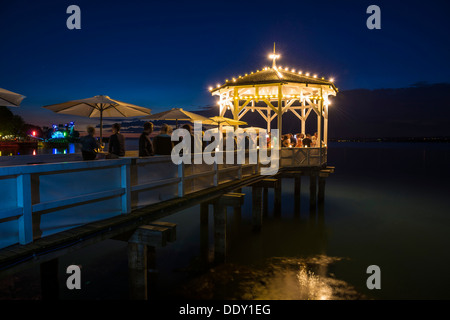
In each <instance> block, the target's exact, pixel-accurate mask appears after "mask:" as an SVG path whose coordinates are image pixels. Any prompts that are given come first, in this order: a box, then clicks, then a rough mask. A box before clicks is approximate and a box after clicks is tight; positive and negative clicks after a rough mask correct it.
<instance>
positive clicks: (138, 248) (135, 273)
mask: <svg viewBox="0 0 450 320" xmlns="http://www.w3.org/2000/svg"><path fill="white" fill-rule="evenodd" d="M154 223H158V222H154ZM161 224H167V226H168V227H162V226H161ZM175 230H176V229H175V227H174V224H171V223H164V222H159V225H145V226H141V227H139V228H137V229H136V231H135V232H134V233H133V235H132V236H131V237H130V239H129V240H128V272H129V282H130V298H131V299H133V300H147V299H148V279H147V271H148V265H149V257H148V253H149V249H148V247H153V249H150V253H152V252H154V250H155V249H154V248H156V247H163V246H165V245H166V243H167V241H169V240H173V239H175V238H176V234H175ZM150 258H151V259H150V264H151V265H155V264H156V256H155V255H154V256H151V257H150ZM152 259H153V261H152Z"/></svg>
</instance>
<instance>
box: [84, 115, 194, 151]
mask: <svg viewBox="0 0 450 320" xmlns="http://www.w3.org/2000/svg"><path fill="white" fill-rule="evenodd" d="M183 128H184V129H188V130H189V132H191V128H190V125H185V126H183ZM152 132H153V123H151V122H146V123H145V124H144V128H143V132H142V133H141V135H140V137H139V157H148V156H153V155H170V153H171V152H172V148H173V147H174V143H173V142H172V141H171V133H172V127H171V126H169V125H167V124H163V125H162V127H161V130H160V132H159V134H158V135H156V136H155V137H154V138H153V139H151V138H150V135H151V133H152ZM87 133H88V134H87V135H86V136H84V137H82V138H81V139H80V142H81V154H82V156H83V160H94V159H95V158H96V157H97V153H98V150H99V149H101V148H100V145H99V143H98V142H97V140H96V139H95V137H94V135H95V128H94V127H88V128H87ZM112 133H113V134H112V135H111V136H110V137H109V142H108V156H107V157H108V158H118V157H123V156H125V137H124V135H123V134H121V133H120V124H118V123H114V124H113V125H112Z"/></svg>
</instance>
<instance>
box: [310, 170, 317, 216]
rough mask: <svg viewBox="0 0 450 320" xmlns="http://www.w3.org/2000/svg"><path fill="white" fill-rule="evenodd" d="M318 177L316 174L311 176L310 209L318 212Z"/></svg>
mask: <svg viewBox="0 0 450 320" xmlns="http://www.w3.org/2000/svg"><path fill="white" fill-rule="evenodd" d="M316 192H317V177H316V173H315V172H310V174H309V209H310V211H311V212H312V211H314V212H315V210H316Z"/></svg>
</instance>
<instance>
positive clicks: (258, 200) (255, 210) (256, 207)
mask: <svg viewBox="0 0 450 320" xmlns="http://www.w3.org/2000/svg"><path fill="white" fill-rule="evenodd" d="M252 226H253V230H256V231H258V230H261V227H262V188H261V186H258V185H254V186H252Z"/></svg>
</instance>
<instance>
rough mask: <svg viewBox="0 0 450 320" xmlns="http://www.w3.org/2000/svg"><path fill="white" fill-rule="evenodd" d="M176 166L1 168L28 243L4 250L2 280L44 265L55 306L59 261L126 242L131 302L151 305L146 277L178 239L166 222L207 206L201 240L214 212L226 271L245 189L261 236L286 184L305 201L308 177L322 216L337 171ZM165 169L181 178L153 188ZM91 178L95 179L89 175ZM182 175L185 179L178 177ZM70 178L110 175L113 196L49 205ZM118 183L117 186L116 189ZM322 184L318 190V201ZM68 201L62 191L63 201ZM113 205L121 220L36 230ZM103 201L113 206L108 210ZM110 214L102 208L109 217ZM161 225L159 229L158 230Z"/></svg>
mask: <svg viewBox="0 0 450 320" xmlns="http://www.w3.org/2000/svg"><path fill="white" fill-rule="evenodd" d="M169 161H170V157H161V158H160V157H155V158H149V159H135V158H123V159H118V160H104V161H95V162H69V163H58V164H47V165H36V166H23V167H21V168H18V167H3V168H0V171H2V172H1V174H2V178H3V180H0V181H2V183H9V184H10V185H11V186H12V185H14V184H15V185H16V187H15V189H14V190H16V191H17V202H16V204H17V208H15V209H14V208H11V209H8V210H4V211H2V216H1V219H0V221H5V220H6V222H8V221H9V220H14V219H16V220H17V223H18V225H19V230H17V233H18V234H17V240H18V242H23V243H15V244H10V245H7V246H6V247H4V248H3V249H1V250H0V277H3V276H7V275H11V274H13V273H15V272H17V271H19V270H22V269H25V268H28V267H29V266H31V265H33V264H40V265H41V271H42V277H43V278H42V279H43V280H42V281H43V283H44V282H45V285H44V286H43V290H44V291H43V294H44V292H45V295H44V296H45V297H46V298H48V299H52V297H53V298H54V297H55V295H56V296H57V294H56V293H55V290H56V289H55V274H54V272H55V269H57V265H58V263H57V259H58V257H59V256H61V255H64V254H67V253H69V252H72V251H74V250H78V249H80V248H83V247H85V246H89V245H91V244H94V243H97V242H100V241H102V240H105V239H119V240H123V241H127V242H128V243H129V263H130V265H129V267H130V270H134V271H130V272H131V273H132V278H133V279H135V281H133V283H135V285H134V286H133V289H132V290H131V291H130V294H131V296H132V297H133V298H136V299H146V298H147V293H148V288H147V287H144V286H143V284H144V283H147V280H146V279H144V278H143V272H142V270H143V269H145V270H147V269H148V268H151V266H152V265H154V259H155V256H154V253H152V252H154V248H155V247H156V246H157V245H158V244H160V245H164V244H165V243H167V242H170V241H175V239H176V232H175V229H176V228H174V226H170V225H168V224H166V225H165V226H164V225H161V223H162V222H161V221H163V219H164V217H166V216H169V215H171V214H173V213H175V212H177V211H179V210H183V209H184V208H188V207H191V206H193V205H197V204H201V212H200V219H201V221H200V231H201V235H200V236H201V237H202V239H207V237H208V230H207V226H208V210H209V207H210V205H211V206H212V207H213V208H214V261H215V262H216V263H221V262H223V261H226V255H227V236H226V235H227V230H226V224H227V221H226V208H227V207H230V206H231V207H233V208H234V210H235V213H236V214H237V215H239V214H240V210H241V209H240V208H241V206H242V202H243V197H244V194H243V193H241V192H237V191H239V190H240V188H242V187H245V186H251V188H252V192H251V196H252V225H253V228H254V230H255V231H257V232H258V231H261V230H262V228H263V218H264V217H265V216H267V213H268V211H269V210H268V208H267V204H268V194H269V192H268V190H269V189H271V188H272V189H273V190H274V192H273V195H274V201H273V203H274V214H275V215H280V214H281V212H282V209H283V204H282V201H281V194H282V193H281V186H282V183H281V182H282V179H288V178H294V179H295V197H294V199H295V201H299V199H300V192H301V189H300V186H301V183H300V181H301V179H302V178H303V177H307V176H309V179H310V185H311V188H310V203H311V207H312V208H315V207H316V203H317V204H318V206H319V208H320V207H321V206H323V202H324V192H325V179H326V177H327V176H328V175H329V174H330V173H332V172H333V171H334V168H331V167H325V166H324V167H322V168H316V167H310V168H305V167H303V168H294V167H290V168H281V169H280V171H279V172H278V173H277V174H276V175H275V176H263V175H260V174H259V172H258V168H259V165H252V164H245V165H234V166H232V165H221V166H217V165H215V166H211V167H209V168H208V167H205V166H203V167H202V166H199V167H195V165H183V164H181V165H182V166H183V169H182V170H180V169H179V166H181V165H178V167H177V165H174V164H173V163H171V162H170V165H169V164H168V162H169ZM162 164H163V166H165V167H166V168H167V167H172V171H170V170H166V171H164V174H172V175H173V174H174V172H175V173H176V174H175V177H173V176H169V177H167V176H166V177H165V179H161V173H160V172H159V175H155V174H153V177H154V180H153V181H152V180H149V175H150V176H151V173H150V172H151V171H152V170H151V167H153V168H156V169H159V171H161V169H160V168H161V165H162ZM158 165H159V167H158ZM211 169H212V170H211ZM153 171H154V170H153ZM86 172H88V173H89V175H85V174H86ZM143 172H146V173H147V175H145V174H143ZM180 172H181V173H183V175H182V176H177V174H178V173H180ZM71 174H74V175H80V176H83V175H85V177H87V176H89V177H90V178H89V179H91V180H95V179H100V178H101V177H102V176H104V175H105V174H106V175H107V178H106V180H107V183H108V184H107V186H108V188H109V189H108V190H107V191H102V192H97V193H93V194H92V193H90V194H83V195H78V196H75V197H70V198H64V199H62V200H61V198H60V199H58V200H57V199H53V200H50V198H49V197H50V195H53V196H55V194H57V193H58V192H59V191H60V190H58V192H56V191H55V192H53V194H52V192H50V191H49V190H46V189H45V188H43V187H44V186H48V185H49V181H52V182H53V181H57V182H60V183H62V184H64V187H66V186H67V185H68V184H70V182H71V181H70V180H69V179H67V178H64V177H66V176H67V175H71ZM111 177H112V178H114V179H116V181H118V182H117V183H111V181H112V180H111ZM233 177H234V178H233ZM50 178H54V179H55V180H51V179H50ZM316 180H318V185H319V187H318V193H317V188H316V187H317V183H316V182H315V181H316ZM82 181H83V180H82ZM113 181H114V180H113ZM83 182H84V183H86V182H85V181H83ZM78 186H80V184H78ZM165 187H166V188H167V187H169V190H170V192H167V191H166V193H164V188H165ZM61 188H62V186H61ZM61 188H59V189H61ZM86 190H87V191H88V192H91V191H92V186H88V185H87V186H86V188H85V189H84V191H85V192H86ZM180 190H181V191H180ZM142 191H145V192H149V191H150V192H152V193H153V195H152V198H153V199H154V200H153V201H154V202H153V203H151V204H148V201H149V199H148V197H141V195H140V194H139V193H140V192H142ZM66 194H67V193H66V192H65V191H64V190H63V192H62V195H63V196H65V195H66ZM147 194H148V193H147ZM155 195H156V197H155ZM59 196H61V195H59ZM155 198H156V199H155ZM27 199H28V200H27ZM111 199H115V202H113V206H114V210H115V212H116V214H115V215H111V216H108V217H106V218H103V217H101V216H95V217H92V218H93V219H92V221H86V222H85V223H81V224H79V225H75V226H73V225H72V226H71V227H67V228H63V229H62V230H61V231H59V232H55V233H53V234H45V233H44V232H42V230H41V229H40V228H39V226H36V223H40V224H42V218H43V215H51V214H55V212H56V213H58V214H61V213H62V214H64V210H70V209H72V208H76V209H77V210H80V208H82V207H83V205H85V204H86V205H88V206H89V205H94V206H93V208H98V206H99V204H100V206H102V205H105V203H106V205H111V203H110V202H109V201H111ZM104 200H105V201H106V202H103V201H104ZM95 205H96V206H95ZM296 206H297V204H296ZM298 206H299V204H298ZM105 210H106V209H105V208H103V211H105ZM107 210H110V208H107ZM38 216H39V218H40V221H39V219H38V218H37V217H38ZM5 217H6V219H5ZM55 221H57V220H55ZM158 221H159V222H158ZM157 222H158V223H159V224H160V225H158V226H155V223H157ZM163 224H164V223H163ZM163 229H166V231H164V230H163ZM168 229H170V230H169V231H170V232H169V233H167V232H168V231H167V230H168ZM44 231H45V230H44ZM155 236H156V238H155ZM155 239H156V240H155ZM152 241H153V242H155V241H156V242H157V243H158V244H156V242H155V243H153V242H152ZM201 243H202V247H201V252H202V255H203V257H204V258H205V259H208V250H209V248H208V247H207V244H206V245H205V242H204V241H202V242H201ZM141 255H145V256H146V257H142V256H141ZM152 261H153V262H152Z"/></svg>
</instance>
